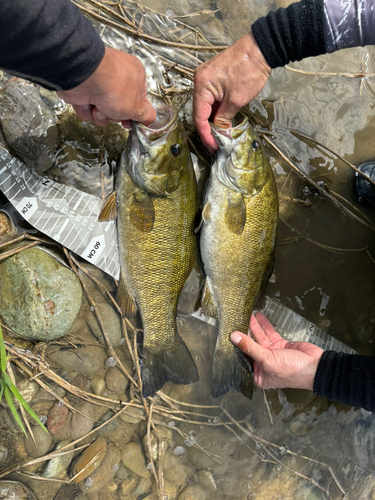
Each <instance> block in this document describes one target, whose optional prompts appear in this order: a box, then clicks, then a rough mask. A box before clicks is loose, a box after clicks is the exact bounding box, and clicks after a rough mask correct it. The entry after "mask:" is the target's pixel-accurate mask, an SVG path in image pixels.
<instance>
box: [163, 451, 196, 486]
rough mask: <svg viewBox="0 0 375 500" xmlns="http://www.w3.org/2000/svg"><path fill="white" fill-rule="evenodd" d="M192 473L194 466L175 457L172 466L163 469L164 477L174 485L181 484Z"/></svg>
mask: <svg viewBox="0 0 375 500" xmlns="http://www.w3.org/2000/svg"><path fill="white" fill-rule="evenodd" d="M193 474H194V468H193V467H191V466H190V465H188V464H184V463H183V462H181V461H179V459H178V458H177V457H176V461H175V464H174V465H173V467H169V468H168V469H167V470H166V471H165V474H164V475H165V478H166V479H168V481H170V482H171V483H172V484H174V485H175V486H182V485H184V484H185V483H186V481H187V480H188V478H190V477H191V476H192V475H193Z"/></svg>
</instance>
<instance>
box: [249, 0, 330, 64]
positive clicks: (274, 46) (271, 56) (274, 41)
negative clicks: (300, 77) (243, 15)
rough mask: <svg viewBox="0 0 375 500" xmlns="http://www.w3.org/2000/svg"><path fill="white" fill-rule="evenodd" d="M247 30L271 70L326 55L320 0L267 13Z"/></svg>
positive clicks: (321, 1)
mask: <svg viewBox="0 0 375 500" xmlns="http://www.w3.org/2000/svg"><path fill="white" fill-rule="evenodd" d="M251 31H252V33H253V35H254V38H255V40H256V42H257V44H258V45H259V47H260V50H261V51H262V53H263V55H264V57H265V59H266V61H267V63H268V64H269V65H270V67H271V68H277V67H278V66H285V64H287V63H288V62H290V61H300V60H301V59H304V58H305V57H311V56H318V55H321V54H325V53H326V52H327V49H326V30H325V17H324V2H323V0H302V1H301V2H298V3H293V4H291V5H289V7H287V8H286V9H278V10H277V11H276V12H269V13H268V14H267V16H265V17H261V18H259V19H258V20H257V21H255V23H254V24H253V25H252V26H251Z"/></svg>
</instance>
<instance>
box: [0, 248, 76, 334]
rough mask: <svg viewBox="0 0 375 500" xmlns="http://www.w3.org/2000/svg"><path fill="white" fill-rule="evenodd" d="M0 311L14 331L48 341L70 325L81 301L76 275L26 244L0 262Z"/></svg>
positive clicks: (66, 329)
mask: <svg viewBox="0 0 375 500" xmlns="http://www.w3.org/2000/svg"><path fill="white" fill-rule="evenodd" d="M0 280H1V288H0V314H1V316H2V317H3V319H4V322H5V324H6V325H7V326H8V327H9V328H11V329H12V330H13V331H14V332H16V333H17V335H19V336H21V337H22V338H25V339H29V340H42V341H49V340H54V339H58V338H60V337H62V336H63V335H64V334H65V333H66V332H68V330H69V329H70V327H71V326H72V324H73V322H74V320H75V318H76V316H77V314H78V311H79V309H80V305H81V301H82V288H81V285H80V283H79V281H78V279H77V278H76V276H75V275H74V274H73V273H72V272H71V271H69V270H68V269H67V268H65V267H64V266H62V265H61V264H59V263H58V262H57V261H56V260H55V259H54V258H53V257H51V256H50V255H48V254H47V253H46V252H43V251H42V250H39V249H37V248H29V249H27V250H24V251H23V252H20V253H18V254H16V255H14V256H13V257H10V258H8V259H6V260H4V261H3V262H2V263H1V264H0Z"/></svg>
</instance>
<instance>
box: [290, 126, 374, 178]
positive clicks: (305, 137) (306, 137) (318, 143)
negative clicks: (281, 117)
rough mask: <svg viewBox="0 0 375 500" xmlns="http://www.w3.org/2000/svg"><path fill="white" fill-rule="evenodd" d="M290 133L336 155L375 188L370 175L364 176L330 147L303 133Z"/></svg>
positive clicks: (292, 131)
mask: <svg viewBox="0 0 375 500" xmlns="http://www.w3.org/2000/svg"><path fill="white" fill-rule="evenodd" d="M290 133H291V134H292V135H295V136H297V137H298V136H299V137H302V138H303V139H307V140H308V141H311V142H313V143H314V144H317V145H318V146H320V147H322V148H324V149H325V150H326V151H329V152H330V153H332V154H333V155H335V156H336V157H337V158H339V159H340V160H341V161H343V162H344V163H346V164H347V165H348V166H349V167H350V168H351V169H353V170H354V171H355V172H357V174H358V175H361V176H362V177H364V178H365V179H366V180H367V181H368V182H370V183H371V184H372V185H373V186H375V181H373V180H372V179H371V177H369V176H368V175H366V174H364V173H363V172H361V171H360V170H359V168H357V167H356V166H355V165H353V164H352V163H350V161H348V160H345V158H343V157H342V156H341V155H339V154H338V153H335V151H333V150H332V149H330V148H329V147H327V146H325V145H324V144H322V143H321V142H319V141H317V140H316V139H313V138H311V137H309V136H307V135H305V134H301V132H296V131H294V130H291V131H290Z"/></svg>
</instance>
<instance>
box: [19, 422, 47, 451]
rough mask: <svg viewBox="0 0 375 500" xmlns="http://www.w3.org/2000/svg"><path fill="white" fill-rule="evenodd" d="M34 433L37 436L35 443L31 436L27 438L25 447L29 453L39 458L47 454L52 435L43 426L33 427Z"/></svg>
mask: <svg viewBox="0 0 375 500" xmlns="http://www.w3.org/2000/svg"><path fill="white" fill-rule="evenodd" d="M32 430H33V434H34V438H35V443H36V446H35V443H34V441H33V439H32V437H31V436H29V435H28V437H26V438H25V448H26V451H27V453H28V454H29V455H30V457H32V458H38V457H42V456H43V455H45V454H46V453H47V452H48V451H49V449H50V447H51V444H52V436H51V434H50V433H49V432H46V430H44V429H43V428H42V427H40V426H39V425H38V427H33V429H32Z"/></svg>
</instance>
